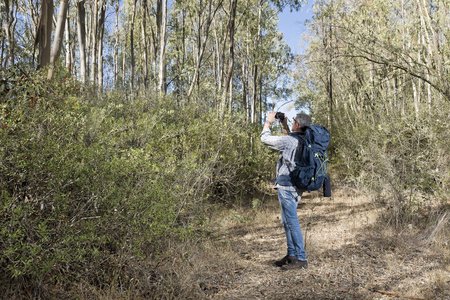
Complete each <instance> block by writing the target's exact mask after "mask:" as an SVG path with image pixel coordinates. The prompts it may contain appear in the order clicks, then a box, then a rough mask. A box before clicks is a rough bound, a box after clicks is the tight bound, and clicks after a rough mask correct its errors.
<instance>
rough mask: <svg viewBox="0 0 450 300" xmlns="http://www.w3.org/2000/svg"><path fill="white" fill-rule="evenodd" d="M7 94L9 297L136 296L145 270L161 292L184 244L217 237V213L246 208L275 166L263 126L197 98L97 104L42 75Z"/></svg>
mask: <svg viewBox="0 0 450 300" xmlns="http://www.w3.org/2000/svg"><path fill="white" fill-rule="evenodd" d="M2 96H3V99H2V102H1V118H0V126H1V129H0V136H1V141H2V143H1V145H0V158H1V159H0V197H1V210H0V215H1V219H0V220H1V221H0V222H1V230H0V236H1V237H0V239H1V241H2V243H1V244H0V265H1V270H2V271H1V273H0V280H1V282H2V284H0V285H1V286H2V288H1V289H0V293H1V294H3V295H5V296H7V297H9V298H14V297H16V298H22V297H31V298H43V299H47V298H52V297H66V296H67V295H71V294H72V295H77V294H78V293H80V291H81V290H80V288H81V287H83V288H82V289H83V293H84V294H85V296H86V298H91V296H92V295H94V294H95V293H96V292H98V291H100V290H102V291H105V290H106V291H108V290H109V291H111V290H128V289H130V288H131V287H133V286H134V285H136V282H137V281H136V277H137V276H138V275H139V276H143V277H146V278H147V279H148V280H147V284H146V285H145V286H141V287H140V288H141V289H142V290H141V292H142V293H143V294H145V293H147V295H152V294H153V292H154V291H153V290H152V289H157V288H159V287H158V286H159V285H158V284H156V283H158V282H159V281H158V280H159V279H158V278H160V277H161V276H162V274H160V271H159V267H158V266H159V264H160V262H161V261H163V260H164V259H165V258H166V257H170V251H172V247H173V245H174V244H177V243H183V242H185V241H189V240H195V237H199V236H202V235H203V234H204V233H205V232H207V231H208V228H207V227H208V220H209V218H211V215H212V213H213V211H214V209H215V207H216V206H217V205H223V204H230V203H233V202H236V201H243V200H242V199H245V198H244V196H245V195H246V194H247V193H250V192H251V191H252V190H254V189H255V187H258V186H260V185H261V184H260V183H261V182H264V180H265V179H266V178H267V177H268V173H270V171H265V170H266V169H267V170H271V169H270V168H261V166H264V165H267V164H271V163H272V161H273V160H274V158H273V156H272V154H269V153H267V152H263V151H262V150H261V148H262V146H261V145H260V144H258V143H255V142H254V141H255V140H256V139H257V137H258V135H259V128H256V127H253V126H251V125H248V124H246V122H245V121H244V118H243V117H241V116H239V115H234V116H227V117H225V118H224V119H222V120H219V119H218V118H217V115H216V112H215V111H214V110H212V109H210V108H209V107H207V106H205V105H202V104H201V103H195V100H192V101H193V102H192V103H189V104H186V105H183V106H181V105H179V104H177V103H176V102H175V101H173V100H172V99H170V98H155V97H153V98H152V97H147V96H146V95H129V94H128V93H126V92H113V93H110V94H105V95H102V96H101V97H97V96H95V95H94V94H93V93H91V92H89V91H86V90H85V91H82V89H81V87H80V86H78V85H77V83H76V82H73V81H71V80H70V79H64V78H59V79H55V80H54V81H53V82H51V83H48V82H46V81H45V80H44V79H43V78H42V75H40V74H36V75H35V77H33V78H24V79H23V80H21V82H19V83H18V84H17V85H15V86H14V87H12V88H11V89H10V90H9V91H6V92H4V93H3V94H2ZM133 278H134V279H133ZM165 278H166V277H165ZM151 282H153V283H155V284H150V283H151ZM138 286H139V285H138ZM89 291H91V294H90V292H89ZM86 293H87V294H86ZM146 298H148V297H146Z"/></svg>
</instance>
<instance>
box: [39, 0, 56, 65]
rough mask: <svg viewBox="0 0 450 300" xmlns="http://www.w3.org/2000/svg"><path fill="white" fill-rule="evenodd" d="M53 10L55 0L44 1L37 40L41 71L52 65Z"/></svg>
mask: <svg viewBox="0 0 450 300" xmlns="http://www.w3.org/2000/svg"><path fill="white" fill-rule="evenodd" d="M53 8H54V7H53V0H42V2H41V12H40V17H39V23H38V28H37V30H36V40H35V47H36V46H38V50H39V55H38V59H37V69H41V68H43V67H45V66H47V65H48V64H49V63H50V49H51V38H52V25H53Z"/></svg>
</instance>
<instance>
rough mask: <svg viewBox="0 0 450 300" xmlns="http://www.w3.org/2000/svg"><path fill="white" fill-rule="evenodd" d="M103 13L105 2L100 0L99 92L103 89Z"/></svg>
mask: <svg viewBox="0 0 450 300" xmlns="http://www.w3.org/2000/svg"><path fill="white" fill-rule="evenodd" d="M105 13H106V2H105V1H102V5H101V8H100V20H99V24H98V28H99V30H98V45H97V47H98V50H97V51H98V52H97V53H98V73H97V75H98V76H97V84H98V91H99V92H100V93H101V92H102V91H103V35H104V32H105Z"/></svg>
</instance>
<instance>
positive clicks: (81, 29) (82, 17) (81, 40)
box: [77, 0, 86, 84]
mask: <svg viewBox="0 0 450 300" xmlns="http://www.w3.org/2000/svg"><path fill="white" fill-rule="evenodd" d="M84 2H85V0H81V1H80V2H77V13H78V17H77V29H78V47H79V52H80V80H81V82H82V83H83V84H86V11H85V8H84Z"/></svg>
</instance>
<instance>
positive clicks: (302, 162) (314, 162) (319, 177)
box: [290, 125, 331, 197]
mask: <svg viewBox="0 0 450 300" xmlns="http://www.w3.org/2000/svg"><path fill="white" fill-rule="evenodd" d="M290 135H291V136H293V137H295V138H296V139H297V140H298V146H297V150H296V153H295V158H294V161H295V162H296V165H295V168H294V170H293V171H291V173H290V177H291V182H292V184H294V185H295V186H296V187H297V188H299V189H301V190H304V191H308V192H311V191H315V190H318V189H320V188H321V187H322V186H323V187H324V195H325V197H330V196H331V186H330V181H329V177H328V175H327V162H328V153H327V147H328V144H329V143H330V133H329V132H328V130H327V129H326V128H325V127H323V126H320V125H310V126H309V127H308V128H307V129H306V131H305V134H304V135H299V134H292V133H291V134H290Z"/></svg>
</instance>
